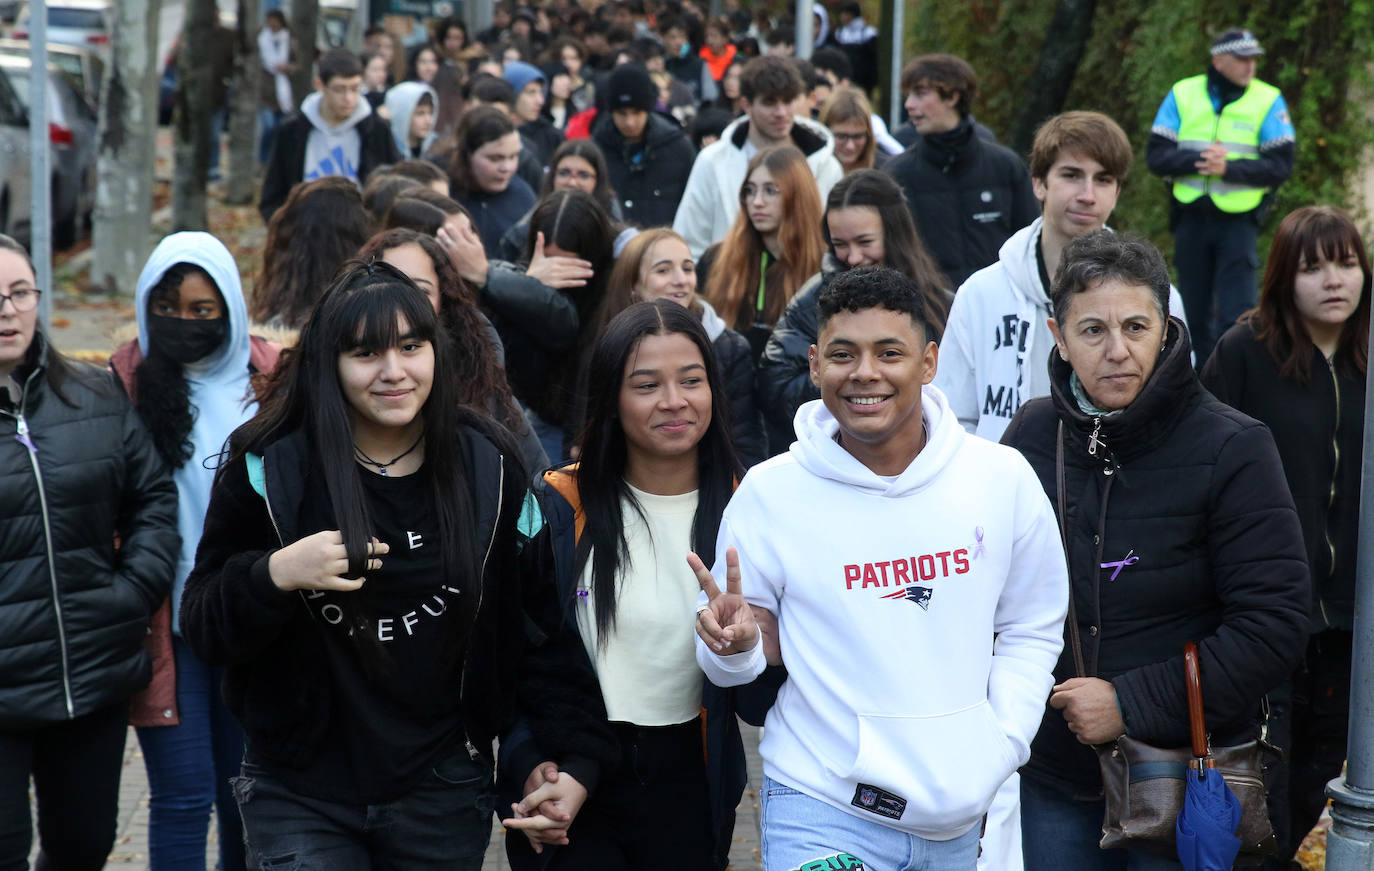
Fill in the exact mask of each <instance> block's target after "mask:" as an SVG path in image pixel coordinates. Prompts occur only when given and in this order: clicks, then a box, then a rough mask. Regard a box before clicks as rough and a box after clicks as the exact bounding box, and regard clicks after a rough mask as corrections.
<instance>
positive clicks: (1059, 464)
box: [1054, 420, 1088, 677]
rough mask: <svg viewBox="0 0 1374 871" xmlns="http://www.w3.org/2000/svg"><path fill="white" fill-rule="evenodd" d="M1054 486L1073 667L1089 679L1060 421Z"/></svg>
mask: <svg viewBox="0 0 1374 871" xmlns="http://www.w3.org/2000/svg"><path fill="white" fill-rule="evenodd" d="M1054 486H1055V490H1056V496H1057V497H1058V498H1057V501H1058V504H1057V505H1056V506H1055V507H1056V508H1057V509H1058V511H1057V513H1058V514H1059V540H1060V542H1061V543H1062V544H1063V545H1064V566H1065V568H1066V569H1068V570H1069V616H1068V621H1067V622H1068V624H1069V643H1070V644H1071V645H1073V667H1074V669H1075V670H1076V671H1077V672H1078V676H1079V677H1087V676H1088V674H1087V669H1086V668H1084V667H1083V642H1082V641H1081V640H1080V639H1079V637H1078V609H1077V608H1075V607H1074V604H1073V571H1072V568H1071V563H1070V560H1069V530H1068V521H1067V520H1066V519H1065V511H1066V510H1067V508H1068V500H1067V499H1065V498H1064V489H1065V488H1064V421H1062V420H1061V421H1059V433H1058V436H1057V437H1056V438H1055V445H1054Z"/></svg>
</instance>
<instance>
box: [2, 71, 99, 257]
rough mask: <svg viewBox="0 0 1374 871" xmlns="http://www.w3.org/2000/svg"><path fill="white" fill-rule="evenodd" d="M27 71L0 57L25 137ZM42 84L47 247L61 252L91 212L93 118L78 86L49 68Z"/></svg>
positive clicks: (59, 72)
mask: <svg viewBox="0 0 1374 871" xmlns="http://www.w3.org/2000/svg"><path fill="white" fill-rule="evenodd" d="M32 69H33V68H32V66H31V65H30V63H29V59H28V58H27V57H17V56H14V55H9V56H5V55H0V75H3V77H4V78H5V79H6V81H7V84H8V85H9V87H10V89H11V90H12V92H13V93H14V94H15V96H16V97H17V98H18V102H19V104H20V105H21V106H22V108H23V112H24V128H25V130H26V133H25V135H26V136H27V128H28V115H29V102H28V101H29V77H30V74H31V73H32ZM47 82H48V140H49V142H50V143H51V147H52V149H53V151H52V169H53V178H52V214H53V245H54V246H56V247H58V248H66V247H69V246H70V245H71V244H72V243H73V242H75V241H76V236H77V230H78V228H79V227H80V225H81V224H82V223H83V222H86V221H88V220H89V218H90V215H91V211H92V209H94V207H95V160H96V151H95V149H96V123H97V116H96V111H95V107H94V106H92V105H91V103H90V101H88V100H87V99H86V96H85V94H83V93H82V91H81V86H80V84H79V83H78V82H77V81H76V80H75V79H73V78H72V77H71V76H69V75H68V74H67V73H65V72H63V71H62V70H61V69H59V68H58V67H57V66H56V65H54V64H49V65H48V75H47ZM27 151H28V149H27V148H26V149H25V152H26V153H25V157H24V159H25V162H26V168H25V174H27V160H28V155H27ZM25 204H26V205H27V199H26V200H25Z"/></svg>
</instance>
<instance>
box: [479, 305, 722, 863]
mask: <svg viewBox="0 0 1374 871" xmlns="http://www.w3.org/2000/svg"><path fill="white" fill-rule="evenodd" d="M588 375H589V378H588V381H587V384H588V394H587V416H586V423H585V425H584V427H583V430H582V438H581V446H582V451H581V460H580V462H579V463H577V464H572V465H567V466H564V467H562V468H558V469H553V470H550V471H548V472H546V473H545V474H544V476H543V479H542V481H541V488H542V495H543V499H542V502H543V504H544V506H545V511H546V513H547V516H548V519H549V526H548V530H549V535H550V536H551V538H552V540H553V542H554V543H555V544H554V547H555V567H556V571H555V577H556V583H557V586H558V599H559V601H560V602H561V603H562V605H563V613H564V615H565V619H566V620H567V621H568V622H569V623H572V624H573V625H575V626H576V627H577V629H578V632H579V633H580V635H581V638H582V647H583V651H582V654H583V656H584V658H586V659H589V660H590V661H591V662H593V663H594V667H595V670H596V675H597V679H598V682H599V684H600V695H601V698H602V700H603V701H604V703H605V712H606V717H607V719H608V721H609V722H610V725H611V727H612V728H613V729H614V732H615V734H616V736H617V738H618V739H619V744H620V765H619V766H618V767H617V768H616V769H614V770H613V771H611V772H608V773H607V774H606V775H605V776H604V777H603V778H602V781H601V783H600V785H599V787H598V789H597V791H596V792H595V794H594V795H593V796H592V797H591V798H590V799H589V800H587V803H586V804H585V805H583V806H582V807H581V809H580V811H579V812H578V813H577V814H576V816H575V818H574V819H573V821H572V825H571V827H570V828H569V829H567V830H566V835H567V838H568V840H569V841H570V843H568V844H566V845H565V846H562V847H559V848H558V850H557V851H556V853H555V855H554V857H553V859H552V862H551V863H550V864H549V865H548V866H547V867H550V868H555V869H556V868H593V867H595V868H607V867H615V868H657V869H679V868H680V869H693V871H699V869H703V868H713V867H717V862H716V856H717V851H720V852H721V853H723V852H725V851H728V849H729V841H730V837H729V833H730V831H731V830H732V827H733V816H732V812H733V810H734V808H735V806H736V804H737V803H738V801H739V797H740V793H741V791H742V789H743V783H744V779H743V777H744V769H743V755H742V750H741V745H740V739H739V731H738V726H737V723H736V721H735V713H734V706H735V696H734V695H733V694H730V693H727V692H725V691H718V690H715V689H714V688H713V687H711V685H710V684H709V683H705V682H704V680H703V675H702V672H701V669H700V668H699V667H698V666H697V664H696V659H695V657H694V653H693V650H694V647H693V644H694V642H693V620H692V614H693V611H694V610H695V609H696V607H697V593H698V590H699V586H698V583H697V580H696V577H695V575H694V573H693V571H692V569H691V568H690V567H689V566H688V564H687V562H686V559H685V557H686V556H687V554H688V553H689V552H692V551H695V552H696V553H697V554H698V555H699V556H700V557H701V559H702V560H704V561H705V563H706V564H707V565H709V564H711V563H712V561H713V556H714V553H715V542H716V534H717V532H718V529H719V526H720V518H721V514H722V512H723V511H724V510H725V505H726V503H727V502H728V501H729V499H730V495H731V493H732V492H733V490H734V484H735V481H736V480H737V479H738V477H739V476H740V475H741V474H742V470H741V468H740V465H739V462H738V460H737V459H736V458H735V452H734V448H733V447H732V445H731V441H730V426H729V420H728V415H727V414H724V413H715V412H716V410H723V409H725V408H727V407H728V404H729V399H728V397H727V396H726V394H725V391H724V385H723V383H722V380H721V376H720V371H719V369H718V367H717V365H716V361H715V354H714V352H713V350H712V346H711V340H710V339H709V338H708V337H707V335H706V332H705V330H703V329H702V326H701V323H700V321H698V320H697V319H696V318H695V317H694V316H693V315H692V314H691V313H690V312H689V311H688V310H687V309H686V308H684V307H683V306H681V305H678V304H676V303H673V302H669V301H668V300H665V299H659V300H655V301H654V302H642V303H636V304H634V305H631V306H630V307H629V308H627V309H625V310H624V311H623V312H621V313H620V314H619V315H617V316H616V317H615V318H614V319H613V320H611V322H610V323H609V324H608V325H607V326H606V329H605V331H604V332H603V333H602V334H601V337H600V339H599V341H598V342H597V344H596V348H595V350H594V351H593V353H592V355H591V362H590V367H589V369H588ZM703 684H704V685H703ZM703 704H704V705H705V708H706V715H705V721H706V727H707V730H708V734H707V735H706V737H705V749H706V751H707V752H706V754H705V756H706V757H707V758H706V759H705V760H704V759H703V728H702V715H701V708H702V706H703ZM502 755H503V758H504V759H505V760H506V762H503V766H504V765H506V764H507V762H508V763H509V767H510V768H511V769H512V770H513V771H515V772H517V773H523V772H525V771H530V770H532V769H533V770H534V772H535V773H536V775H538V773H539V770H540V769H539V768H538V767H537V765H536V764H537V763H539V762H540V759H539V758H537V757H536V755H535V754H534V753H533V752H532V751H531V749H530V748H528V747H526V746H523V745H521V744H520V743H518V742H514V741H513V742H511V743H510V745H509V746H505V745H503V747H502ZM546 779H548V778H547V777H544V778H541V777H538V776H532V777H531V779H530V781H527V782H526V784H525V792H526V793H527V794H526V796H525V797H524V798H523V800H522V801H521V802H519V803H517V805H516V807H515V816H516V817H517V819H516V820H513V821H508V826H510V825H511V823H512V822H513V823H515V824H516V825H519V824H520V823H519V819H518V817H520V816H522V815H524V814H529V813H533V812H534V810H535V809H536V808H537V807H538V806H539V805H540V802H541V801H542V800H543V798H544V797H545V795H546V794H549V793H553V792H556V791H557V790H558V789H560V788H561V787H560V784H559V781H561V780H562V775H561V773H560V775H559V776H558V780H556V781H555V782H554V783H551V784H544V783H543V781H544V780H546ZM536 788H537V789H536ZM530 790H536V791H535V792H534V793H530ZM540 790H542V791H540ZM545 834H546V835H547V831H546V833H545ZM544 842H545V843H557V841H556V839H555V838H546V840H545V841H544ZM506 846H507V851H508V853H509V855H510V858H511V863H512V867H514V868H517V869H523V868H527V867H534V865H533V862H534V858H533V856H532V854H531V852H530V849H529V846H528V844H527V839H526V836H525V835H524V834H522V833H521V832H519V831H512V832H511V833H510V834H509V835H508V836H507V840H506ZM720 867H723V866H720Z"/></svg>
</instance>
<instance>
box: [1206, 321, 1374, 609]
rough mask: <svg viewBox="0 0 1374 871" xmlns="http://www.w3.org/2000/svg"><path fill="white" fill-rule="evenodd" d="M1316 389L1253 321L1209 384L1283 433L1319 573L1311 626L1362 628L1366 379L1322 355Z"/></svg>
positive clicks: (1232, 338) (1235, 330)
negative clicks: (1358, 593) (1358, 607)
mask: <svg viewBox="0 0 1374 871" xmlns="http://www.w3.org/2000/svg"><path fill="white" fill-rule="evenodd" d="M1309 367H1310V368H1309V370H1308V371H1309V372H1310V373H1311V376H1312V380H1311V383H1310V384H1299V383H1298V382H1297V381H1295V380H1293V379H1291V378H1287V377H1284V376H1283V375H1280V374H1279V367H1278V364H1277V363H1275V362H1274V358H1273V357H1272V356H1271V355H1270V354H1269V349H1268V348H1267V347H1266V346H1265V344H1264V343H1263V342H1261V341H1260V340H1259V339H1257V338H1255V331H1254V330H1253V329H1252V328H1251V326H1250V324H1248V323H1240V324H1236V325H1235V326H1234V327H1232V328H1231V329H1229V330H1227V331H1226V333H1225V334H1224V335H1223V336H1222V337H1221V340H1220V341H1218V342H1217V344H1216V347H1215V348H1214V349H1213V350H1212V356H1211V357H1210V358H1208V360H1207V365H1206V366H1203V367H1202V373H1201V374H1200V376H1199V377H1200V378H1201V379H1202V383H1203V384H1204V385H1205V386H1206V387H1207V389H1208V390H1210V391H1212V394H1213V395H1214V396H1216V398H1217V399H1220V400H1221V401H1222V402H1224V403H1226V404H1227V405H1229V406H1231V407H1233V408H1235V409H1238V410H1239V411H1242V412H1244V413H1245V414H1248V415H1251V416H1253V417H1254V418H1255V419H1257V420H1259V421H1261V422H1263V423H1264V424H1265V425H1266V426H1268V427H1269V428H1270V429H1271V430H1272V431H1273V433H1274V444H1275V445H1277V446H1278V449H1279V457H1280V458H1281V459H1282V460H1283V470H1284V474H1285V475H1286V476H1287V478H1288V487H1289V489H1290V490H1291V491H1292V493H1293V504H1294V505H1295V506H1296V507H1297V509H1298V520H1299V521H1301V523H1302V532H1303V538H1304V539H1306V541H1307V564H1308V565H1309V566H1310V567H1311V569H1312V605H1311V612H1310V618H1311V619H1310V622H1309V623H1308V629H1309V631H1311V632H1321V631H1322V630H1324V629H1331V628H1334V629H1344V630H1345V631H1347V632H1349V631H1351V629H1353V628H1354V625H1355V552H1356V545H1357V544H1358V543H1359V532H1360V530H1359V520H1360V466H1361V460H1362V458H1363V456H1364V375H1363V374H1362V373H1360V372H1359V371H1357V370H1355V369H1354V367H1352V366H1349V365H1347V364H1345V363H1338V364H1337V365H1334V366H1333V365H1331V364H1328V363H1327V362H1326V358H1325V357H1323V356H1322V354H1321V352H1320V351H1318V350H1317V349H1316V348H1313V349H1312V359H1311V362H1310V364H1309Z"/></svg>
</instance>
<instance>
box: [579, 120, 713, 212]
mask: <svg viewBox="0 0 1374 871" xmlns="http://www.w3.org/2000/svg"><path fill="white" fill-rule="evenodd" d="M592 141H593V142H595V143H596V144H597V146H598V147H599V148H600V149H601V152H602V154H604V155H605V156H606V174H607V175H608V176H610V182H611V187H612V188H613V189H614V190H615V195H616V201H617V202H619V203H620V211H621V214H623V215H624V216H625V222H626V223H627V224H633V225H634V226H636V227H642V228H646V229H647V228H649V227H671V226H672V225H673V216H675V215H676V214H677V206H678V203H679V202H681V200H682V192H683V191H684V190H685V189H686V187H687V177H688V176H689V175H691V174H692V161H694V160H696V156H697V152H696V149H695V148H693V147H692V140H690V139H688V138H687V131H685V130H683V129H682V125H680V124H678V123H677V122H676V121H673V120H672V119H670V118H665V117H664V116H662V115H659V114H658V113H656V112H650V113H649V120H648V122H647V123H646V124H645V127H644V140H643V147H642V149H639V150H637V146H634V145H631V144H630V143H628V142H626V141H625V137H624V136H621V135H620V131H619V130H618V129H616V126H615V122H614V120H612V118H611V113H609V112H603V113H601V114H600V115H599V116H598V117H597V119H596V120H595V121H593V122H592Z"/></svg>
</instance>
